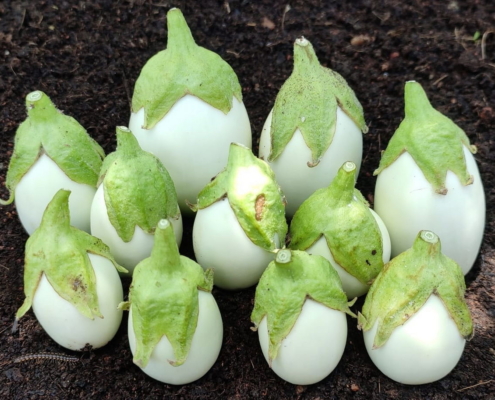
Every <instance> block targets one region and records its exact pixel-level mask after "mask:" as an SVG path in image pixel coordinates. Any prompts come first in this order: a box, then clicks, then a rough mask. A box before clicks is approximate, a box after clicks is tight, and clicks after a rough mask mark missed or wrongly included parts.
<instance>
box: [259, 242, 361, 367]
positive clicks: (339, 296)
mask: <svg viewBox="0 0 495 400" xmlns="http://www.w3.org/2000/svg"><path fill="white" fill-rule="evenodd" d="M282 251H283V252H290V253H291V254H290V257H283V260H281V261H283V262H282V263H280V262H278V261H277V259H276V260H275V261H272V262H271V263H270V264H269V265H268V268H267V269H266V270H265V272H264V273H263V275H262V276H261V279H260V282H259V284H258V286H257V288H256V296H255V303H254V309H253V312H252V314H251V321H252V322H253V323H254V325H255V329H257V328H258V325H259V324H260V322H261V320H262V319H263V318H264V317H266V318H267V323H268V334H269V339H270V340H269V347H268V349H269V350H268V354H269V359H270V362H271V360H273V359H275V358H276V357H277V354H278V350H279V348H280V345H281V343H282V341H283V340H284V339H285V338H286V337H287V335H288V334H289V333H290V331H291V329H292V327H293V326H294V324H295V323H296V321H297V318H298V317H299V315H300V313H301V310H302V307H303V305H304V302H305V301H306V299H307V298H310V299H313V300H314V301H317V302H319V303H321V304H323V305H325V306H327V307H329V308H332V309H334V310H339V311H342V312H345V313H347V314H349V315H351V316H353V317H355V315H354V314H353V313H352V312H351V310H350V309H349V303H348V302H347V297H346V295H345V293H344V292H343V290H342V284H341V282H340V278H339V276H338V274H337V272H336V271H335V270H334V269H333V268H332V266H331V265H330V263H329V262H328V261H327V260H326V259H325V258H323V257H321V256H312V255H309V254H307V253H306V252H304V251H297V250H292V251H290V250H281V252H282ZM277 258H278V257H277Z"/></svg>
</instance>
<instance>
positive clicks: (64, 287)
mask: <svg viewBox="0 0 495 400" xmlns="http://www.w3.org/2000/svg"><path fill="white" fill-rule="evenodd" d="M69 194H70V192H69V191H66V190H59V191H58V192H57V194H56V195H55V196H54V198H53V200H52V201H51V202H50V203H49V204H48V206H47V208H46V211H45V213H44V214H43V219H42V221H41V225H40V226H39V228H38V229H36V231H35V232H34V233H33V234H32V236H31V237H30V238H29V239H28V241H27V243H26V256H25V264H24V293H25V295H26V299H25V300H24V303H23V305H22V306H21V307H20V308H19V310H18V311H17V314H16V322H15V325H17V321H18V320H19V319H20V318H21V317H22V316H23V315H24V314H25V313H26V312H27V311H28V310H29V308H31V306H32V307H33V311H34V313H35V315H36V317H37V318H38V321H39V322H40V324H41V325H42V326H43V328H44V329H45V331H46V332H47V333H48V335H50V336H51V337H52V339H53V340H55V341H56V342H57V343H58V344H60V345H61V346H64V347H66V348H68V349H71V350H82V349H83V348H84V347H85V346H86V345H90V346H92V347H93V348H98V347H101V346H103V345H105V344H106V343H107V342H108V341H110V340H111V339H112V338H113V336H114V335H115V333H116V332H117V330H118V328H119V326H120V322H121V319H122V312H121V311H120V310H119V309H118V308H117V306H118V305H119V303H121V302H122V299H123V290H122V283H121V282H120V277H119V274H118V272H117V270H119V271H122V272H125V269H123V268H122V267H120V266H119V265H118V264H117V263H116V262H115V260H114V259H113V258H112V256H111V255H110V253H109V251H108V247H107V246H106V245H105V244H103V243H102V242H101V241H100V240H99V239H97V238H95V237H93V236H91V235H89V234H87V233H86V232H83V231H80V230H79V229H77V228H74V227H72V226H70V216H69V206H68V198H69Z"/></svg>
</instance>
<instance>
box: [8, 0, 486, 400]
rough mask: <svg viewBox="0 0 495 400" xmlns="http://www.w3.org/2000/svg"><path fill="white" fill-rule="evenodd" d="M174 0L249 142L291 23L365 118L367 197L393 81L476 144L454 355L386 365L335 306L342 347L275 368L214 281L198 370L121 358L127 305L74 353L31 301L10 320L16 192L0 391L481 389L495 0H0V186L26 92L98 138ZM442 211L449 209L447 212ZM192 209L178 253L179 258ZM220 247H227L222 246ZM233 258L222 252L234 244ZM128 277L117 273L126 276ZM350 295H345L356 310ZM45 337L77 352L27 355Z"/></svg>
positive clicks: (396, 90) (269, 98)
mask: <svg viewBox="0 0 495 400" xmlns="http://www.w3.org/2000/svg"><path fill="white" fill-rule="evenodd" d="M173 6H175V7H179V8H181V9H182V11H183V13H184V15H185V17H186V20H187V22H188V23H189V26H190V28H191V31H192V33H193V36H194V37H195V39H196V41H197V43H198V44H200V45H201V46H204V47H206V48H208V49H210V50H213V51H215V52H217V53H218V54H220V55H221V56H222V57H223V58H224V59H225V60H226V61H227V62H228V63H229V64H230V65H231V66H232V67H233V68H234V70H235V71H236V73H237V74H238V77H239V80H240V82H241V85H242V88H243V95H244V102H245V104H246V107H247V110H248V113H249V116H250V119H251V123H252V130H253V137H254V148H255V151H256V153H257V141H258V139H259V135H260V132H261V128H262V126H263V123H264V120H265V118H266V116H267V115H268V113H269V111H270V109H271V107H272V106H273V103H274V100H275V96H276V95H277V92H278V90H279V88H280V87H281V85H282V84H283V82H284V81H285V80H286V79H287V77H288V76H289V75H290V73H291V71H292V47H293V42H294V40H295V39H296V38H297V37H300V36H305V37H306V38H307V39H309V40H310V41H311V42H312V44H313V46H314V48H315V51H316V54H317V55H318V57H319V59H320V61H321V62H322V64H323V65H325V66H327V67H330V68H332V69H334V70H336V71H337V72H339V73H340V74H342V75H343V76H344V78H345V79H347V81H348V83H349V85H350V86H351V87H352V88H353V89H354V90H355V92H356V94H357V97H358V98H359V100H360V101H361V103H362V105H363V107H364V110H365V117H366V120H367V122H368V125H369V127H370V131H369V133H368V134H367V135H366V136H365V138H364V154H363V164H362V168H361V173H360V176H359V179H358V182H357V187H358V189H360V190H361V191H362V193H363V195H364V196H365V197H366V198H367V199H368V200H369V201H370V202H371V204H372V203H373V191H374V184H375V177H373V171H374V170H375V168H376V167H377V166H378V161H379V157H380V151H382V150H384V148H385V147H386V144H387V142H388V140H389V139H390V136H391V135H392V134H393V132H394V130H395V129H396V128H397V126H398V124H399V123H400V121H401V119H402V118H403V88H404V83H405V82H406V81H408V80H416V81H418V82H420V83H421V84H422V85H423V87H424V89H425V90H426V92H427V93H428V95H429V97H430V100H431V102H432V104H433V106H434V107H436V108H437V109H438V110H439V111H441V112H442V113H444V114H446V115H447V116H449V117H450V118H452V119H453V120H454V121H455V122H456V123H457V124H458V125H459V126H461V127H462V128H463V129H464V130H465V131H466V133H467V134H468V136H469V138H470V140H471V142H472V143H473V144H475V145H476V146H477V147H478V153H477V155H476V159H477V162H478V165H479V168H480V171H481V176H482V179H483V182H484V185H485V190H486V198H487V223H486V232H485V238H484V241H483V244H482V248H481V252H480V255H479V257H478V259H477V262H476V265H475V266H474V268H473V269H472V271H471V272H470V273H469V275H468V276H467V284H468V289H467V295H466V296H467V301H468V304H469V307H470V309H471V311H472V315H473V318H474V323H475V331H476V332H475V337H474V338H473V339H472V340H471V341H470V342H469V343H468V344H467V345H466V349H465V352H464V355H463V357H462V359H461V361H460V362H459V364H458V366H457V367H456V368H455V370H454V371H453V372H452V373H451V374H450V375H449V376H447V377H446V378H444V379H442V380H441V381H439V382H435V383H432V384H428V385H423V386H405V385H401V384H398V383H395V382H393V381H391V380H390V379H388V378H387V377H385V376H384V375H383V374H381V373H380V372H379V370H378V369H377V368H375V367H374V365H373V364H372V362H371V360H370V359H369V357H368V355H367V353H366V350H365V348H364V343H363V339H362V333H361V332H359V331H358V330H357V329H356V321H355V320H351V319H348V326H349V336H348V342H347V347H346V351H345V354H344V356H343V358H342V360H341V362H340V364H339V365H338V367H337V368H336V370H335V371H334V372H333V373H332V374H331V375H330V376H329V377H327V378H326V379H325V380H323V381H322V382H320V383H318V384H315V385H311V386H308V387H304V386H294V385H291V384H289V383H286V382H284V381H282V380H281V379H280V378H278V377H277V376H276V375H275V374H274V373H273V372H272V371H271V370H270V369H269V368H268V365H267V363H266V362H265V359H264V358H263V355H262V353H261V350H260V348H259V345H258V337H257V334H256V333H254V332H252V331H251V330H250V327H251V323H250V320H249V316H250V313H251V310H252V306H253V296H254V288H252V289H248V290H244V291H239V292H226V291H222V290H218V289H215V290H214V294H215V297H216V299H217V301H218V303H219V306H220V310H221V312H222V316H223V320H224V344H223V348H222V351H221V353H220V356H219V358H218V361H217V362H216V364H215V365H214V367H213V368H212V369H211V370H210V372H209V373H207V374H206V376H204V377H203V378H202V379H200V380H199V381H197V382H195V383H192V384H189V385H185V386H178V387H176V386H170V385H165V384H163V383H160V382H157V381H154V380H153V379H151V378H148V377H147V376H146V375H145V374H144V373H142V372H141V371H140V369H139V368H138V367H137V366H135V365H134V364H133V363H132V356H131V352H130V350H129V346H128V340H127V334H126V327H127V315H125V316H124V321H123V323H122V326H121V328H120V330H119V332H118V333H117V335H116V337H115V338H114V340H112V341H111V342H110V343H109V344H108V345H107V346H105V347H104V348H102V349H98V350H94V351H87V352H83V353H76V352H70V351H66V350H65V349H63V348H61V347H59V346H58V345H57V344H55V343H54V342H53V341H52V340H51V339H50V338H49V337H48V336H47V335H46V334H45V333H44V331H43V330H42V328H41V327H40V325H39V324H38V322H37V321H36V319H35V317H34V315H33V313H32V312H29V313H28V314H27V315H26V316H25V317H24V318H23V319H22V320H21V323H20V329H19V330H18V332H17V333H15V334H13V333H11V327H12V323H13V320H14V314H15V312H16V310H17V308H18V307H19V306H20V305H21V304H22V301H23V298H24V294H23V280H22V274H23V251H24V243H25V241H26V239H27V235H26V234H25V233H24V231H23V229H22V227H21V225H20V223H19V221H18V218H17V215H16V211H15V207H14V206H8V207H2V209H1V211H0V224H1V230H0V398H2V399H45V398H50V399H55V398H56V399H79V398H81V399H82V398H84V399H88V398H98V399H162V398H177V399H210V398H228V399H247V398H266V399H366V400H369V399H494V398H495V375H494V366H495V338H494V328H495V302H494V301H495V226H494V222H495V220H494V216H495V213H494V207H495V177H494V174H495V142H494V140H495V3H494V2H493V1H491V0H486V1H482V0H471V1H461V0H442V1H440V0H424V1H423V0H410V1H407V2H405V1H400V0H387V1H385V0H384V1H370V0H356V1H349V2H343V1H319V0H309V1H296V0H292V1H272V0H263V1H248V0H239V1H234V0H226V1H213V0H203V1H168V0H139V1H138V0H135V1H124V0H119V1H116V0H107V1H82V0H81V1H27V0H23V1H8V0H4V1H1V2H0V135H1V141H0V186H1V188H0V195H1V196H2V198H7V197H8V196H7V191H6V190H5V187H4V180H5V174H6V171H7V166H8V162H9V159H10V156H11V154H12V149H13V138H14V134H15V131H16V129H17V126H18V125H19V123H21V122H22V121H23V120H24V119H25V117H26V111H25V106H24V98H25V96H26V95H27V94H28V93H29V92H31V91H33V90H37V89H38V90H43V91H44V92H46V93H47V94H48V95H49V96H50V97H51V98H52V100H53V102H54V103H55V104H56V105H57V106H58V108H59V109H61V110H63V111H64V112H65V113H66V114H68V115H71V116H73V117H75V118H76V119H77V120H78V121H79V122H80V123H81V124H82V125H83V126H84V127H85V128H86V129H87V130H88V132H89V134H90V135H91V136H92V137H94V138H95V139H96V140H97V141H98V142H99V143H100V144H101V145H102V146H103V147H104V149H105V151H106V152H107V153H108V152H111V151H113V150H114V148H115V126H116V125H127V123H128V120H129V114H130V101H131V97H132V91H133V88H134V83H135V81H136V78H137V77H138V75H139V71H140V70H141V68H142V67H143V65H144V63H145V62H146V61H147V60H148V59H149V58H150V57H151V56H152V55H153V54H155V53H156V52H158V51H160V50H162V49H163V48H165V45H166V36H167V35H166V34H167V31H166V23H165V17H166V12H167V11H168V9H169V8H171V7H173ZM452 218H455V215H453V216H452ZM191 227H192V220H186V221H185V232H184V240H183V245H182V248H181V252H182V253H183V254H185V255H187V256H189V257H193V256H194V255H193V252H192V245H191V229H192V228H191ZM226 251H229V249H226ZM232 259H233V260H234V262H235V253H234V252H232ZM128 285H129V282H128V281H126V282H125V290H127V288H128ZM361 306H362V300H360V301H358V302H357V303H356V305H355V306H354V307H353V309H354V311H357V310H359V309H360V307H361ZM40 352H56V353H64V354H67V355H70V356H77V357H79V361H77V362H73V363H68V362H66V363H64V362H61V361H42V362H41V361H26V362H24V363H15V362H14V361H15V359H16V358H17V357H20V356H23V355H27V354H33V353H40Z"/></svg>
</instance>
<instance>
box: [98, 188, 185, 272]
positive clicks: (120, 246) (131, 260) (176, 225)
mask: <svg viewBox="0 0 495 400" xmlns="http://www.w3.org/2000/svg"><path fill="white" fill-rule="evenodd" d="M169 221H170V223H171V225H172V227H173V229H174V233H175V240H176V241H177V246H178V247H179V246H180V244H181V241H182V216H181V215H179V218H178V219H174V218H169ZM91 234H92V235H93V236H96V237H97V238H99V239H101V240H102V241H103V243H105V244H106V245H107V246H108V247H109V248H110V253H111V254H112V255H113V257H114V258H115V260H116V261H117V263H118V264H120V265H122V266H123V267H124V268H125V269H127V270H128V271H129V274H132V272H133V271H134V268H135V267H136V265H137V264H138V263H139V262H140V261H142V260H144V259H145V258H147V257H149V256H150V255H151V249H152V248H153V244H154V240H155V235H152V234H150V233H147V232H145V231H143V230H142V229H141V228H140V227H139V226H136V227H135V229H134V236H133V237H132V239H131V240H130V241H129V242H127V243H126V242H124V241H123V240H122V239H121V238H120V236H119V234H118V233H117V231H116V230H115V228H114V227H113V225H112V223H111V222H110V220H109V219H108V213H107V206H106V204H105V197H104V188H103V185H100V186H99V187H98V190H97V191H96V194H95V196H94V199H93V203H92V205H91Z"/></svg>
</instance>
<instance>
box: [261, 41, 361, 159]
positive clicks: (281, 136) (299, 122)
mask: <svg viewBox="0 0 495 400" xmlns="http://www.w3.org/2000/svg"><path fill="white" fill-rule="evenodd" d="M337 107H340V108H341V109H342V111H343V112H345V113H346V114H347V115H348V116H349V117H350V118H351V119H352V120H353V121H354V123H355V124H356V125H357V126H358V127H359V129H361V131H362V132H363V133H366V132H368V128H367V126H366V123H365V121H364V116H363V108H362V106H361V104H360V103H359V101H358V99H357V98H356V95H355V94H354V92H353V90H352V89H351V88H350V87H349V85H347V82H346V81H345V80H344V78H342V76H341V75H339V74H338V73H337V72H335V71H332V70H331V69H329V68H325V67H323V66H321V65H320V63H319V61H318V58H317V57H316V54H315V51H314V49H313V46H312V45H311V43H310V42H309V41H308V40H307V39H305V38H300V39H297V40H296V41H295V43H294V70H293V72H292V74H291V76H290V77H289V79H287V81H286V82H285V83H284V85H283V86H282V88H281V89H280V92H279V94H278V95H277V98H276V100H275V106H274V108H273V119H272V124H271V150H270V154H269V156H268V161H273V160H275V159H277V157H278V156H280V154H282V152H283V151H284V149H285V146H287V144H288V143H289V142H290V140H291V139H292V136H293V135H294V133H295V132H296V130H297V129H299V130H300V131H301V133H302V135H303V138H304V141H305V142H306V144H307V146H308V147H309V148H310V150H311V156H312V160H311V161H309V162H308V166H309V167H314V166H316V165H318V163H319V162H320V159H321V157H322V156H323V155H324V154H325V152H326V151H327V149H328V147H329V146H330V144H331V143H332V140H333V137H334V134H335V128H336V124H337Z"/></svg>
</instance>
